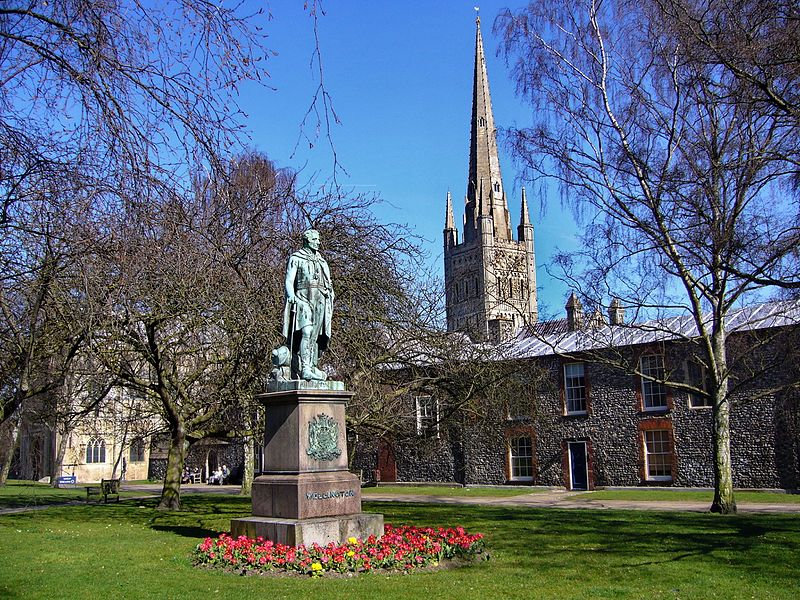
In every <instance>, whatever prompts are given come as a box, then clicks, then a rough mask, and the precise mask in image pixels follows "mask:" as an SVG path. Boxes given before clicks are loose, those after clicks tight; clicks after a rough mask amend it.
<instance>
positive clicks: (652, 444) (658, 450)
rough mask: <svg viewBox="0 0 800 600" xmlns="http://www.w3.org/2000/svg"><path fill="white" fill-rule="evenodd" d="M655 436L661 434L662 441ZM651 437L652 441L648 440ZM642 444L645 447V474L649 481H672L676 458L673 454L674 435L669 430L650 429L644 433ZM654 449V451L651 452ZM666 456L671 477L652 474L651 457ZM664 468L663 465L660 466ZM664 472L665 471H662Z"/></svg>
mask: <svg viewBox="0 0 800 600" xmlns="http://www.w3.org/2000/svg"><path fill="white" fill-rule="evenodd" d="M655 434H660V435H659V438H660V439H655ZM648 437H651V438H652V439H651V440H648ZM642 444H643V445H644V474H645V479H646V480H647V481H672V469H673V467H674V464H673V461H674V460H675V456H674V454H673V452H672V434H671V432H670V431H669V430H668V429H650V430H647V431H643V432H642ZM651 448H652V451H651ZM656 456H660V457H663V456H666V457H667V458H668V461H669V462H668V463H666V462H665V463H664V464H668V465H669V475H664V474H658V475H651V474H650V465H651V460H652V459H651V457H656ZM659 466H663V465H659ZM661 470H662V471H663V470H664V469H661Z"/></svg>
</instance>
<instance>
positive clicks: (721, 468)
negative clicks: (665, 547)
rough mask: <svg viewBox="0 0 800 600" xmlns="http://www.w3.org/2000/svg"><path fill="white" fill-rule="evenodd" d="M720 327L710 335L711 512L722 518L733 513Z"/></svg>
mask: <svg viewBox="0 0 800 600" xmlns="http://www.w3.org/2000/svg"><path fill="white" fill-rule="evenodd" d="M725 338H726V336H725V330H724V328H723V327H722V326H720V327H719V328H718V330H717V331H714V332H713V333H712V340H711V342H712V348H713V352H714V361H713V362H712V363H711V364H712V365H714V370H715V375H714V376H713V377H712V382H713V383H712V385H713V389H712V390H711V391H712V396H713V399H714V431H713V439H714V444H713V445H714V501H713V502H712V504H711V512H715V513H720V514H723V515H728V514H733V513H735V512H736V499H735V498H734V495H733V469H732V467H731V427H730V399H729V398H728V373H727V371H728V364H727V355H726V349H725V341H726V340H725Z"/></svg>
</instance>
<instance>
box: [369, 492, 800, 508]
mask: <svg viewBox="0 0 800 600" xmlns="http://www.w3.org/2000/svg"><path fill="white" fill-rule="evenodd" d="M378 490H380V488H378ZM362 499H363V500H368V501H377V502H432V503H435V504H481V505H487V506H529V507H538V508H573V509H587V508H588V509H593V510H595V509H622V510H655V511H679V512H680V511H684V512H708V508H709V503H708V502H690V501H662V500H659V501H655V500H591V499H589V498H588V497H586V492H569V491H566V490H549V491H546V492H536V493H533V494H521V495H519V496H508V497H504V498H481V497H477V496H474V497H473V496H423V495H420V494H413V493H408V494H382V493H381V492H380V491H378V492H370V493H369V494H363V495H362ZM737 507H738V510H739V512H741V513H800V504H788V503H786V504H781V503H770V504H760V503H758V504H755V503H741V502H740V503H737Z"/></svg>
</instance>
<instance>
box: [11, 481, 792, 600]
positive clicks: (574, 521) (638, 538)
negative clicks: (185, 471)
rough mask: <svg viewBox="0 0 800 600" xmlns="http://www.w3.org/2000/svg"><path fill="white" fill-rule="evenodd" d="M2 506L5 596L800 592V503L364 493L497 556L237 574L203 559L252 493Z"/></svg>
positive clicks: (400, 517) (393, 512)
mask: <svg viewBox="0 0 800 600" xmlns="http://www.w3.org/2000/svg"><path fill="white" fill-rule="evenodd" d="M183 507H184V510H182V511H179V512H168V513H165V512H160V511H157V510H155V501H154V500H153V501H146V502H141V503H140V502H121V503H119V504H109V505H99V506H98V505H89V506H69V507H56V508H51V509H48V510H44V511H36V512H29V513H24V514H15V515H3V516H0V552H2V553H3V557H4V558H3V561H2V562H0V596H3V597H12V598H13V597H25V598H48V599H55V598H80V597H92V598H94V597H105V596H109V597H111V596H113V597H128V598H159V599H162V598H197V597H207V596H212V597H214V598H237V599H242V598H265V597H268V598H273V597H274V598H284V597H285V598H308V597H316V596H319V595H324V596H325V597H347V598H420V597H437V598H458V599H465V598H487V597H491V598H532V597H536V598H644V597H647V598H677V597H680V598H711V597H714V596H715V595H721V594H723V593H724V596H725V598H733V599H736V598H751V597H756V598H795V597H797V596H798V594H799V593H800V584H799V583H798V580H797V577H796V556H797V552H798V550H800V516H798V515H773V514H770V515H738V516H720V515H710V514H691V513H658V512H651V511H647V512H644V511H643V512H633V511H611V510H603V511H594V510H578V511H576V510H556V509H526V508H512V507H483V506H481V507H479V506H445V505H417V504H414V505H412V504H403V503H392V504H389V503H381V504H370V503H366V506H365V508H366V510H368V511H381V512H383V513H384V514H385V516H386V519H387V521H390V522H392V523H397V524H400V523H409V524H414V525H417V526H435V525H442V526H456V525H462V526H464V527H466V528H467V529H468V530H471V531H481V532H483V533H485V534H486V546H487V550H488V552H489V553H490V555H491V559H490V560H489V561H488V562H480V563H475V564H471V565H468V566H465V567H461V568H457V569H453V570H445V571H438V572H433V573H421V574H414V575H408V576H399V575H398V576H392V577H386V576H380V575H377V576H376V575H362V576H360V577H357V578H330V579H328V578H322V579H308V578H292V577H283V578H279V577H239V576H235V575H230V574H222V573H219V572H214V571H207V570H203V569H196V568H194V567H192V566H191V553H192V550H193V549H194V548H195V547H196V546H197V544H198V543H199V542H200V541H201V540H202V539H203V538H204V537H206V536H216V535H218V534H219V533H220V532H222V531H225V530H227V529H228V528H229V526H230V519H231V518H232V517H240V516H243V515H247V514H249V512H250V502H249V500H248V499H247V498H240V497H236V496H221V495H189V496H186V497H185V498H184V501H183Z"/></svg>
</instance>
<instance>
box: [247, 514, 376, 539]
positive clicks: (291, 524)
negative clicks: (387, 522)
mask: <svg viewBox="0 0 800 600" xmlns="http://www.w3.org/2000/svg"><path fill="white" fill-rule="evenodd" d="M241 535H244V536H247V537H249V538H257V537H262V538H264V539H265V540H271V541H273V542H275V543H276V544H286V545H288V546H299V545H301V544H303V545H305V546H310V545H311V544H314V543H317V544H319V545H320V546H325V545H326V544H329V543H330V542H334V543H336V544H344V543H345V542H346V541H347V538H350V537H354V538H358V539H362V540H363V539H366V538H367V537H369V536H370V535H374V536H376V537H380V536H382V535H383V515H381V514H374V513H356V514H353V515H340V516H336V517H320V518H315V519H276V518H273V517H244V518H241V519H233V520H231V536H233V537H234V538H236V537H239V536H241Z"/></svg>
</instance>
